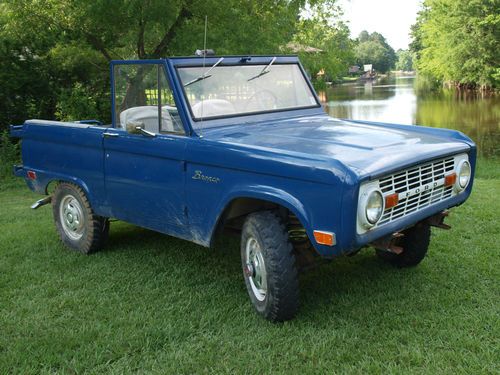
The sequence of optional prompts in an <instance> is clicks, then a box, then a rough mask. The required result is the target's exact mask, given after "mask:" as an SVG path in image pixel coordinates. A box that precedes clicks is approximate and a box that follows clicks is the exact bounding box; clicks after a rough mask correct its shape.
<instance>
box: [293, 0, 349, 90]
mask: <svg viewBox="0 0 500 375" xmlns="http://www.w3.org/2000/svg"><path fill="white" fill-rule="evenodd" d="M340 16H341V10H340V8H339V7H338V6H335V5H334V2H330V4H328V5H325V4H321V5H317V6H316V7H313V8H312V9H310V12H309V15H308V17H306V18H301V19H300V21H299V22H298V24H297V31H296V33H295V35H294V36H293V38H292V43H293V44H294V45H295V46H299V49H300V47H302V50H299V51H298V54H299V57H300V60H301V61H302V63H303V64H304V67H305V68H306V70H307V71H308V72H309V74H310V75H311V76H312V77H313V78H316V77H317V75H318V73H319V72H320V71H322V72H324V73H325V75H326V76H327V78H328V79H331V80H335V79H339V78H341V77H343V76H345V75H346V73H347V70H348V67H349V65H350V64H352V63H353V62H354V52H353V41H352V40H351V39H350V38H349V28H348V27H347V25H346V24H345V23H343V22H342V21H340ZM311 47H312V49H314V50H317V51H316V52H311V51H308V49H311Z"/></svg>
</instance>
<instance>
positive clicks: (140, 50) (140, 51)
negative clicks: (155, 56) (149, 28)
mask: <svg viewBox="0 0 500 375" xmlns="http://www.w3.org/2000/svg"><path fill="white" fill-rule="evenodd" d="M145 28H146V21H145V20H144V19H143V18H142V17H141V19H140V20H139V35H138V37H137V56H138V57H139V59H144V58H146V51H145V50H144V29H145Z"/></svg>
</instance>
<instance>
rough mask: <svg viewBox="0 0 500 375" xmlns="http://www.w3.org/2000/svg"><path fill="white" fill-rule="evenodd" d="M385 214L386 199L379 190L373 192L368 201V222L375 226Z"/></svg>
mask: <svg viewBox="0 0 500 375" xmlns="http://www.w3.org/2000/svg"><path fill="white" fill-rule="evenodd" d="M383 212H384V197H383V196H382V193H381V192H380V191H378V190H372V191H371V192H370V193H369V195H368V198H367V200H366V208H365V214H366V220H367V221H368V222H369V223H370V224H372V225H375V224H376V223H377V221H379V219H380V217H381V216H382V213H383Z"/></svg>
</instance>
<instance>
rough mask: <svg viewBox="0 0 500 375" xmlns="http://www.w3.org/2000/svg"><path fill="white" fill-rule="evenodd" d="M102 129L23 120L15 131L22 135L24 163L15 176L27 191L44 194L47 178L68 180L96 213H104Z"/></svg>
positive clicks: (106, 213) (49, 180) (47, 182)
mask: <svg viewBox="0 0 500 375" xmlns="http://www.w3.org/2000/svg"><path fill="white" fill-rule="evenodd" d="M105 131H106V128H104V127H94V126H89V125H78V124H67V123H58V122H54V121H51V122H49V121H43V120H29V121H26V122H25V124H24V126H23V130H22V132H21V133H20V134H18V135H19V136H21V137H22V148H21V149H22V159H23V165H24V168H23V169H22V170H20V171H18V175H21V176H22V177H25V180H26V182H27V184H28V186H29V188H30V189H31V190H33V191H35V192H38V193H41V194H45V193H46V188H47V185H48V184H49V183H50V182H51V181H55V180H65V181H72V182H74V183H76V184H78V185H80V186H81V187H82V188H83V189H84V190H85V191H86V192H87V194H88V197H89V200H90V203H91V204H92V206H93V207H94V208H95V211H96V213H98V214H99V215H103V216H108V214H109V210H108V209H107V207H106V202H105V196H106V194H105V186H104V155H103V149H102V139H103V138H102V134H103V133H104V132H105ZM27 170H32V171H35V172H36V174H37V179H36V180H31V179H28V178H26V171H27Z"/></svg>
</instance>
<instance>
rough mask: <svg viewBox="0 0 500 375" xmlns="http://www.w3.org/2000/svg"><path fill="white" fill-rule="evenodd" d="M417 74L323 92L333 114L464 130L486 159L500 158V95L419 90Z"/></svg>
mask: <svg viewBox="0 0 500 375" xmlns="http://www.w3.org/2000/svg"><path fill="white" fill-rule="evenodd" d="M415 87H416V79H415V78H414V77H389V78H383V79H380V80H377V81H374V82H365V83H350V84H343V85H338V86H333V87H330V88H328V89H327V90H326V91H322V92H320V93H319V94H320V98H321V100H322V101H323V104H324V107H325V109H326V111H327V112H328V113H329V114H330V115H331V116H333V117H338V118H349V119H355V120H368V121H383V122H392V123H399V124H419V125H426V126H433V127H440V128H449V129H456V130H460V131H461V132H463V133H465V134H467V135H468V136H469V137H471V138H472V139H473V140H474V141H475V142H476V143H477V145H478V149H479V153H480V154H481V155H483V156H486V157H491V156H500V97H498V96H481V95H480V94H474V93H463V92H462V93H460V92H456V91H453V90H441V91H440V92H437V93H431V92H429V91H422V90H416V88H415Z"/></svg>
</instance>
